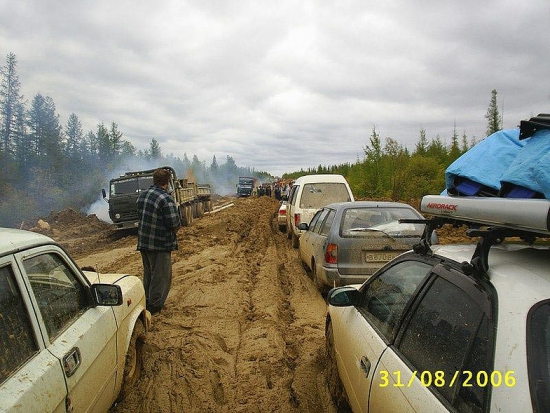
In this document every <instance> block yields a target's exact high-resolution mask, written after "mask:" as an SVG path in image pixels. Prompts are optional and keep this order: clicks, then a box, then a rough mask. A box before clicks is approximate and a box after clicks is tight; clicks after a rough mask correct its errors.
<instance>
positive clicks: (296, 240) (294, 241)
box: [292, 232, 300, 248]
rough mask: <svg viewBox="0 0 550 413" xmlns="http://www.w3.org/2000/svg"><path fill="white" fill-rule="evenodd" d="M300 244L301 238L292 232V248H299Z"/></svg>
mask: <svg viewBox="0 0 550 413" xmlns="http://www.w3.org/2000/svg"><path fill="white" fill-rule="evenodd" d="M299 246H300V239H299V238H298V236H297V235H296V234H295V233H294V232H293V233H292V248H298V247H299Z"/></svg>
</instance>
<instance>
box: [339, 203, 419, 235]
mask: <svg viewBox="0 0 550 413" xmlns="http://www.w3.org/2000/svg"><path fill="white" fill-rule="evenodd" d="M419 218H420V217H419V216H418V215H417V214H415V212H414V211H413V210H412V209H409V208H398V207H389V208H368V207H367V208H349V209H346V210H345V211H344V213H343V214H342V225H341V236H342V237H369V236H372V234H373V232H374V233H383V234H386V235H390V236H391V237H394V238H395V237H403V238H417V237H421V236H422V233H423V231H424V224H400V223H399V220H400V219H419Z"/></svg>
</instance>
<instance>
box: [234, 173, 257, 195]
mask: <svg viewBox="0 0 550 413" xmlns="http://www.w3.org/2000/svg"><path fill="white" fill-rule="evenodd" d="M257 181H258V180H257V179H256V178H252V177H250V176H239V183H238V184H237V196H238V197H242V196H251V195H252V192H253V191H254V188H255V187H256V185H257Z"/></svg>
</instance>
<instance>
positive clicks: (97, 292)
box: [92, 284, 122, 307]
mask: <svg viewBox="0 0 550 413" xmlns="http://www.w3.org/2000/svg"><path fill="white" fill-rule="evenodd" d="M92 296H93V298H94V304H95V305H104V306H109V307H113V306H118V305H121V304H122V289H121V288H120V285H113V284H92Z"/></svg>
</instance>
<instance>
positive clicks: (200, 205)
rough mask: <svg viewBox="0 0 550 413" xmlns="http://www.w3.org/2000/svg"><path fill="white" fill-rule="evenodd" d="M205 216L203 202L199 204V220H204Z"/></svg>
mask: <svg viewBox="0 0 550 413" xmlns="http://www.w3.org/2000/svg"><path fill="white" fill-rule="evenodd" d="M203 215H204V203H203V202H202V201H201V202H199V203H198V204H197V218H202V217H203Z"/></svg>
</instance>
